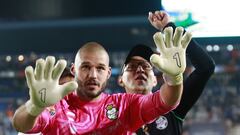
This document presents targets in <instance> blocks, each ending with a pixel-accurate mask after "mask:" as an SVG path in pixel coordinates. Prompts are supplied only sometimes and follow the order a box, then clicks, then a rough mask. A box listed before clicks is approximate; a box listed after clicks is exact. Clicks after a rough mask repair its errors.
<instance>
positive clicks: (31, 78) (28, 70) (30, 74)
mask: <svg viewBox="0 0 240 135" xmlns="http://www.w3.org/2000/svg"><path fill="white" fill-rule="evenodd" d="M25 76H26V80H27V85H28V87H29V88H30V90H31V89H32V88H33V83H34V73H33V67H32V66H28V67H26V68H25Z"/></svg>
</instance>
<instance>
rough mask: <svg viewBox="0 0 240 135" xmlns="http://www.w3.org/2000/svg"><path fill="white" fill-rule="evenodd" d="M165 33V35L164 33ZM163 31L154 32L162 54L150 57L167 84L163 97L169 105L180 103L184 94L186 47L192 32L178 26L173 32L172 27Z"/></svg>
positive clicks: (163, 87) (161, 91)
mask: <svg viewBox="0 0 240 135" xmlns="http://www.w3.org/2000/svg"><path fill="white" fill-rule="evenodd" d="M163 33H164V35H163ZM163 33H160V32H157V33H156V34H154V42H155V44H156V46H157V48H158V50H159V52H160V54H153V55H152V56H151V57H150V61H151V63H152V64H153V65H154V66H155V67H156V68H157V69H158V70H160V71H161V72H163V78H164V82H165V84H164V85H163V86H162V87H161V90H160V93H161V98H162V100H163V101H164V102H165V104H166V105H168V106H174V105H176V104H178V103H179V101H180V99H181V95H182V83H183V75H182V74H183V72H184V71H185V68H186V53H185V52H186V48H187V46H188V44H189V42H190V40H191V34H190V33H189V32H185V34H183V28H182V27H178V28H176V30H175V32H174V33H173V29H172V28H171V27H168V28H166V29H165V30H164V31H163Z"/></svg>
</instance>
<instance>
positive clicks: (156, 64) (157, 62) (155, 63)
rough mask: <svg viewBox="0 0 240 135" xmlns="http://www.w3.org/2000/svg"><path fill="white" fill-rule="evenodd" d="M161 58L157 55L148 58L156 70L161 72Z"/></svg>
mask: <svg viewBox="0 0 240 135" xmlns="http://www.w3.org/2000/svg"><path fill="white" fill-rule="evenodd" d="M160 61H161V58H160V56H159V55H157V54H153V55H151V57H150V62H151V63H152V64H153V66H154V67H156V68H157V69H158V70H160V71H162V65H161V62H160Z"/></svg>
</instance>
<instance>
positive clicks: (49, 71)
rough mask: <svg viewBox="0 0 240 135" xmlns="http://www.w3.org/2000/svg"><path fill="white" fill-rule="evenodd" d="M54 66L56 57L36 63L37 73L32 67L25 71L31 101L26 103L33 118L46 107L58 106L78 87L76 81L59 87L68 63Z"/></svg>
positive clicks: (64, 62)
mask: <svg viewBox="0 0 240 135" xmlns="http://www.w3.org/2000/svg"><path fill="white" fill-rule="evenodd" d="M54 64H55V57H53V56H48V57H47V58H46V60H44V59H38V60H37V61H36V66H35V71H33V67H32V66H28V67H27V68H26V69H25V75H26V80H27V85H28V87H29V95H30V100H28V101H27V102H26V104H25V106H26V110H27V112H28V113H29V114H30V115H32V116H38V115H39V114H40V113H41V112H42V111H43V110H44V109H45V107H48V106H51V105H54V104H56V103H57V102H58V101H60V100H61V99H62V98H63V97H64V96H65V95H67V94H68V93H70V92H72V91H73V90H75V89H76V88H77V86H78V85H77V83H76V82H75V81H71V82H68V83H65V84H63V85H59V78H60V76H61V74H62V72H63V70H64V68H65V67H66V64H67V62H66V61H65V60H59V61H58V62H57V64H56V65H55V66H54Z"/></svg>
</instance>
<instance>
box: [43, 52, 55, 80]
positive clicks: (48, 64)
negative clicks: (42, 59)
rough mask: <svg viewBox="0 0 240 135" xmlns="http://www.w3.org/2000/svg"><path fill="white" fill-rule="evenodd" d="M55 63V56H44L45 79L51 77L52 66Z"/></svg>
mask: <svg viewBox="0 0 240 135" xmlns="http://www.w3.org/2000/svg"><path fill="white" fill-rule="evenodd" d="M54 64H55V57H53V56H48V57H47V58H46V64H45V69H44V78H45V79H47V80H48V79H50V77H52V71H53V66H54Z"/></svg>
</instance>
